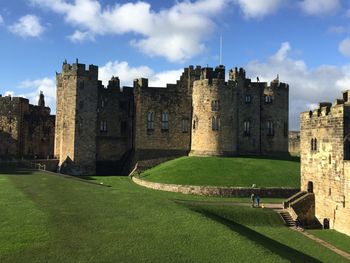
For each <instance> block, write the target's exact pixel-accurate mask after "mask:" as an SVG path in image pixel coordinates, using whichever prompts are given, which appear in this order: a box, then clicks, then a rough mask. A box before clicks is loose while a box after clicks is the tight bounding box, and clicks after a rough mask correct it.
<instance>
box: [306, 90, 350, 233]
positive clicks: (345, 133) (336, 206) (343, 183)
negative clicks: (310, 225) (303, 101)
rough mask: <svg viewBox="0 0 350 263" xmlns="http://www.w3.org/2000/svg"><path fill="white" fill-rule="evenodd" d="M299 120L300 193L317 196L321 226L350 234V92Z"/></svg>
mask: <svg viewBox="0 0 350 263" xmlns="http://www.w3.org/2000/svg"><path fill="white" fill-rule="evenodd" d="M300 119H301V133H300V150H301V190H303V191H308V192H311V193H312V192H313V193H314V195H315V215H316V217H317V219H318V220H319V221H320V223H321V224H323V225H324V226H325V227H327V225H328V224H329V226H330V228H333V229H335V230H338V231H340V232H343V233H345V234H347V235H350V220H349V218H350V206H349V204H348V201H349V200H350V91H346V92H344V93H343V98H342V99H338V100H337V101H336V102H335V103H334V104H333V105H332V104H331V103H328V102H322V103H320V104H319V107H318V109H316V110H314V111H310V112H303V113H301V117H300Z"/></svg>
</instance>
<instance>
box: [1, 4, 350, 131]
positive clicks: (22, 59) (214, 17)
mask: <svg viewBox="0 0 350 263" xmlns="http://www.w3.org/2000/svg"><path fill="white" fill-rule="evenodd" d="M220 35H222V36H223V42H224V45H223V46H224V48H223V54H224V56H223V63H224V64H225V65H226V68H227V69H228V68H232V67H235V66H238V67H244V68H246V70H247V75H248V76H249V77H251V78H252V79H253V80H254V79H256V77H257V76H259V78H260V80H264V81H271V80H272V79H274V78H275V77H276V75H277V74H279V76H280V80H281V81H283V82H287V83H289V84H290V126H291V128H292V129H298V127H299V123H298V115H299V112H300V111H305V110H308V109H309V108H312V107H315V105H316V104H317V103H318V102H319V101H333V100H334V99H335V98H337V97H340V96H341V91H343V90H345V89H347V88H349V89H350V63H349V57H350V3H349V2H348V1H345V0H344V1H342V0H197V1H194V0H192V1H180V0H178V1H120V0H118V1H117V0H13V1H4V0H3V1H1V2H0V37H1V38H0V39H1V42H0V57H1V58H2V63H1V64H0V94H3V95H4V94H12V95H14V96H25V97H27V98H29V99H30V100H31V102H33V103H36V100H37V96H38V93H39V91H40V90H43V91H44V93H45V94H46V100H47V102H48V104H49V105H50V106H51V108H52V109H53V111H54V110H55V79H54V77H55V72H56V71H58V72H59V71H60V70H61V65H62V62H63V60H64V59H67V60H68V62H70V63H72V62H74V61H75V59H76V58H79V61H80V62H81V63H85V64H95V65H98V66H99V67H100V79H101V80H103V81H104V82H106V81H107V80H108V79H109V78H110V77H111V76H112V75H116V76H119V77H120V78H121V81H122V84H125V85H129V84H130V83H131V82H132V80H133V79H134V78H136V77H141V76H143V77H148V78H149V79H150V82H151V83H152V84H153V85H157V86H159V85H165V83H166V82H174V81H175V80H176V79H177V78H178V77H179V75H180V73H181V70H182V69H183V68H184V67H186V66H188V65H201V66H205V65H207V64H208V65H210V66H216V65H218V64H219V39H220Z"/></svg>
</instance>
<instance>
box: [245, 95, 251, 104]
mask: <svg viewBox="0 0 350 263" xmlns="http://www.w3.org/2000/svg"><path fill="white" fill-rule="evenodd" d="M244 102H245V103H246V104H249V103H252V96H250V95H245V98H244Z"/></svg>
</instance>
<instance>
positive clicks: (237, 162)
mask: <svg viewBox="0 0 350 263" xmlns="http://www.w3.org/2000/svg"><path fill="white" fill-rule="evenodd" d="M141 178H142V179H144V180H148V181H152V182H160V183H168V184H184V185H212V186H213V185H215V186H245V187H250V186H252V184H255V185H256V186H261V187H273V186H275V187H281V186H284V187H296V188H299V187H300V163H299V158H298V157H290V158H289V159H287V160H283V159H279V160H278V159H267V158H262V157H234V158H223V157H181V158H178V159H175V160H171V161H168V162H165V163H162V164H160V165H158V166H156V167H154V168H151V169H149V170H146V171H144V172H143V173H142V174H141Z"/></svg>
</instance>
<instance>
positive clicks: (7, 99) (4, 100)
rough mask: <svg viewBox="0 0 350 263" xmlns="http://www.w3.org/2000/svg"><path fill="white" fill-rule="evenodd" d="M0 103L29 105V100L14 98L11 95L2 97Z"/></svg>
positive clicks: (0, 96)
mask: <svg viewBox="0 0 350 263" xmlns="http://www.w3.org/2000/svg"><path fill="white" fill-rule="evenodd" d="M0 102H1V103H9V102H13V103H16V104H17V103H29V100H28V99H26V98H23V97H12V96H11V95H7V96H4V97H3V96H2V95H0Z"/></svg>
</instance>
